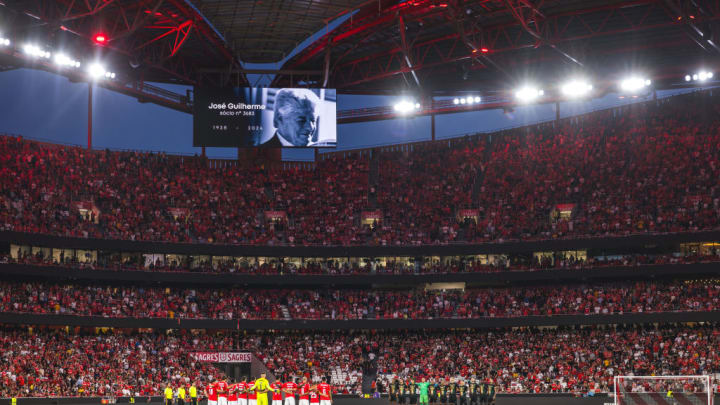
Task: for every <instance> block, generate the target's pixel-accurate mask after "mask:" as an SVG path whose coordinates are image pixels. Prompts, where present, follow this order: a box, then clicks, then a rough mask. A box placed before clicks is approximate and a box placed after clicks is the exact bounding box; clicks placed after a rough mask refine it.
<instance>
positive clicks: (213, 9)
mask: <svg viewBox="0 0 720 405" xmlns="http://www.w3.org/2000/svg"><path fill="white" fill-rule="evenodd" d="M366 1H367V0H256V1H242V0H193V4H195V5H196V7H197V9H198V10H199V11H200V12H201V13H202V14H203V15H204V16H205V17H206V18H207V19H208V20H209V21H210V22H211V23H212V25H214V26H215V27H216V28H217V30H218V31H219V32H220V33H221V34H222V35H223V36H224V37H225V40H226V42H227V43H228V44H229V46H230V48H231V49H233V50H234V51H235V52H236V54H237V55H238V56H239V58H240V59H241V60H242V61H243V62H249V63H274V62H280V61H281V60H282V59H283V58H285V56H286V55H288V54H290V52H291V51H293V50H294V49H295V48H296V47H297V46H298V45H299V44H300V43H301V42H302V41H304V40H305V39H307V38H310V37H311V36H312V35H314V34H315V33H316V32H318V31H320V30H322V29H323V28H325V27H327V25H328V23H329V22H330V21H331V20H332V19H334V18H335V17H338V16H340V15H342V14H345V13H347V12H351V11H352V10H353V9H354V8H355V7H358V6H360V5H362V3H365V2H366Z"/></svg>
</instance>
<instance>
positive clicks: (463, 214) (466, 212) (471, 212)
mask: <svg viewBox="0 0 720 405" xmlns="http://www.w3.org/2000/svg"><path fill="white" fill-rule="evenodd" d="M457 216H458V218H460V219H463V218H477V217H478V216H480V214H479V211H478V210H476V209H472V208H466V209H462V210H458V213H457Z"/></svg>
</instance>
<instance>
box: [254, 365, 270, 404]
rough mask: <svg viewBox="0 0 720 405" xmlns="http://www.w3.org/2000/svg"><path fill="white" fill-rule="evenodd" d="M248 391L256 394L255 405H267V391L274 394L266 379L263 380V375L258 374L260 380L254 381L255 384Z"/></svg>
mask: <svg viewBox="0 0 720 405" xmlns="http://www.w3.org/2000/svg"><path fill="white" fill-rule="evenodd" d="M248 391H255V393H256V394H257V405H268V397H267V393H268V391H272V392H275V390H274V389H273V388H272V387H271V386H270V383H269V382H268V380H267V378H265V373H260V378H258V379H257V380H255V384H253V385H252V386H251V387H250V388H249V389H248Z"/></svg>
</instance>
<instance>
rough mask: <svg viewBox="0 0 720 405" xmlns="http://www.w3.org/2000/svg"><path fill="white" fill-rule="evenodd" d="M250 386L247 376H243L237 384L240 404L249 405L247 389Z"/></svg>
mask: <svg viewBox="0 0 720 405" xmlns="http://www.w3.org/2000/svg"><path fill="white" fill-rule="evenodd" d="M248 388H250V386H249V385H248V383H247V377H243V378H242V381H240V382H239V383H237V384H235V389H236V390H237V392H238V405H248V394H247V392H245V391H247V389H248Z"/></svg>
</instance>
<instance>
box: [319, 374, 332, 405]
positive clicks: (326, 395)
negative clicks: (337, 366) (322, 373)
mask: <svg viewBox="0 0 720 405" xmlns="http://www.w3.org/2000/svg"><path fill="white" fill-rule="evenodd" d="M317 391H318V393H319V394H320V405H330V404H331V403H332V387H331V386H330V384H328V383H327V377H323V378H322V382H321V383H320V384H318V385H317Z"/></svg>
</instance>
